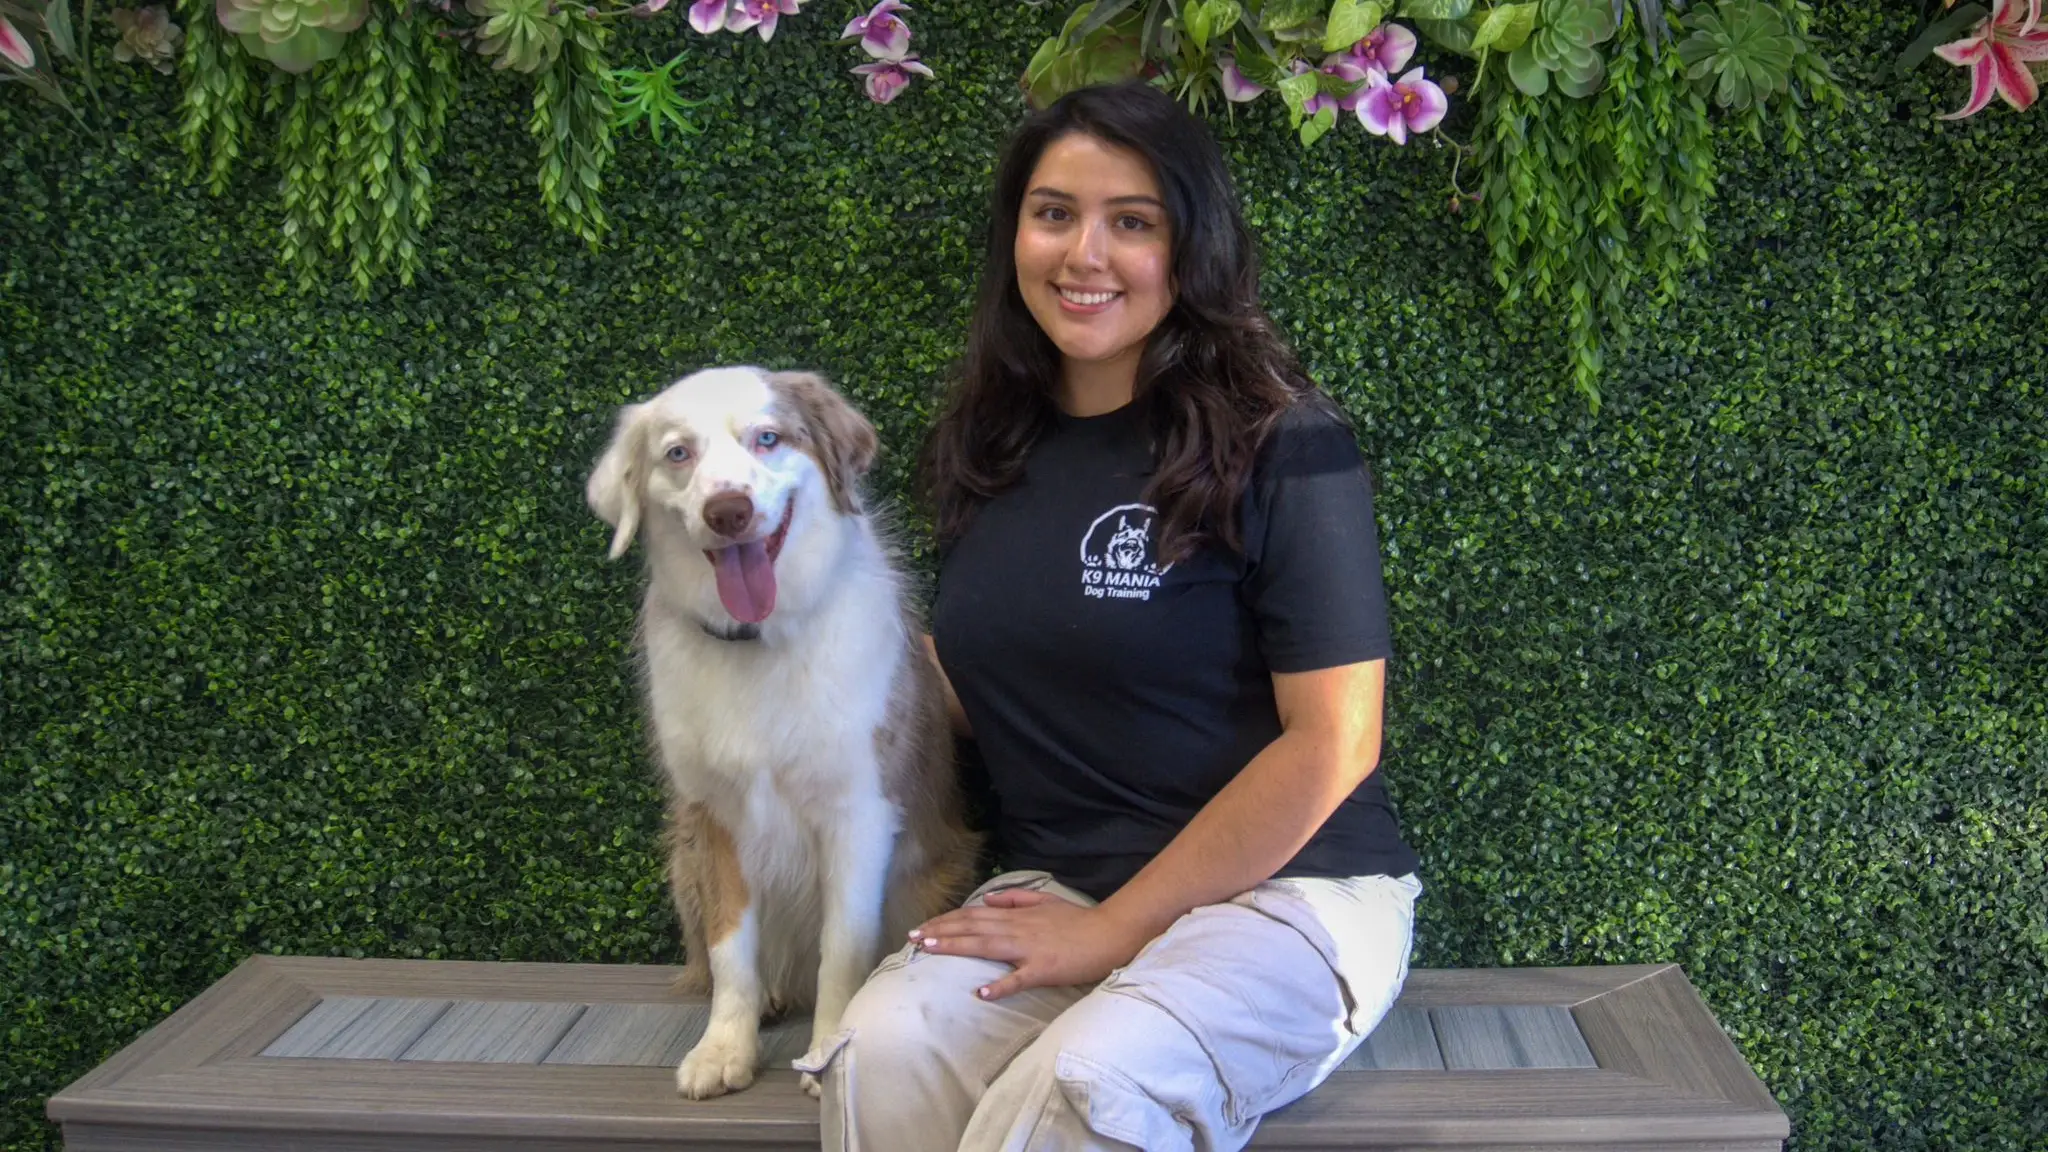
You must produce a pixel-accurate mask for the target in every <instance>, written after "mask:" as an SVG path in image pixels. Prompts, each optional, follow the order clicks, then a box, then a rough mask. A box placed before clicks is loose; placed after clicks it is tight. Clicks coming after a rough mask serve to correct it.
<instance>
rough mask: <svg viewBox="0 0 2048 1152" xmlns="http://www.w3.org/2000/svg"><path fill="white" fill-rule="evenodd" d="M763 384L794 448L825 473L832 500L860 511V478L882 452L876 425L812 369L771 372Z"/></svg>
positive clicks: (845, 509)
mask: <svg viewBox="0 0 2048 1152" xmlns="http://www.w3.org/2000/svg"><path fill="white" fill-rule="evenodd" d="M768 387H769V388H770V389H771V390H773V391H774V393H775V400H776V408H777V412H778V414H779V415H780V416H782V418H783V420H784V422H785V423H786V424H787V425H788V426H789V431H790V432H792V433H794V435H793V436H792V437H791V438H792V439H793V440H795V441H796V446H797V447H798V448H801V449H802V450H804V451H806V452H809V453H810V455H811V459H813V460H816V461H817V462H818V467H819V468H820V469H822V470H823V471H824V473H825V486H826V487H827V488H829V489H830V490H831V492H832V504H833V506H834V507H836V508H838V509H839V510H840V511H841V512H844V513H846V514H847V515H849V516H851V515H854V514H857V513H858V512H859V511H860V509H861V502H860V479H861V477H862V476H865V475H866V474H867V470H868V469H869V468H871V467H873V466H874V463H875V454H876V453H877V452H879V451H881V447H882V443H881V438H880V437H879V436H877V435H876V434H875V426H874V425H873V424H870V423H868V419H867V417H865V416H863V415H861V414H860V412H859V411H857V410H856V409H855V408H854V407H853V405H851V404H848V403H847V402H846V400H845V399H844V398H843V397H841V396H840V395H839V393H838V392H836V391H834V390H833V388H832V386H831V384H829V383H828V382H826V380H825V378H824V377H823V376H820V375H818V374H817V373H815V372H772V373H769V375H768Z"/></svg>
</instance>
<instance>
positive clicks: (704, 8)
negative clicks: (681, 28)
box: [690, 0, 730, 36]
mask: <svg viewBox="0 0 2048 1152" xmlns="http://www.w3.org/2000/svg"><path fill="white" fill-rule="evenodd" d="M728 7H730V5H728V4H727V2H726V0H697V2H696V3H695V4H692V5H690V27H692V28H695V29H696V30H697V31H699V32H701V33H703V34H704V35H706V36H709V35H711V34H712V33H714V32H718V31H721V30H722V29H724V27H725V20H726V9H727V8H728Z"/></svg>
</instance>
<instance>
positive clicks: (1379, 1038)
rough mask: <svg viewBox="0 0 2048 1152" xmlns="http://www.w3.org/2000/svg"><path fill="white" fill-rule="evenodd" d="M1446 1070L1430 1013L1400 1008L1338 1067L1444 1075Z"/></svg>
mask: <svg viewBox="0 0 2048 1152" xmlns="http://www.w3.org/2000/svg"><path fill="white" fill-rule="evenodd" d="M1443 1067H1444V1056H1443V1052H1442V1051H1441V1050H1439V1049H1438V1048H1437V1043H1436V1029H1435V1028H1432V1027H1430V1023H1429V1013H1428V1012H1427V1011H1425V1010H1424V1009H1421V1008H1400V1007H1396V1008H1394V1009H1393V1010H1392V1011H1390V1012H1388V1013H1387V1015H1386V1017H1385V1018H1384V1019H1382V1020H1381V1021H1380V1023H1379V1027H1377V1028H1374V1029H1373V1030H1372V1034H1371V1035H1369V1036H1367V1037H1366V1038H1365V1043H1363V1044H1360V1045H1359V1046H1358V1050H1357V1051H1356V1052H1353V1053H1352V1054H1351V1055H1350V1056H1349V1057H1347V1058H1346V1059H1345V1061H1344V1062H1343V1063H1342V1064H1339V1065H1337V1071H1339V1072H1366V1071H1371V1070H1374V1069H1378V1070H1381V1071H1390V1070H1394V1069H1400V1070H1403V1071H1414V1072H1441V1071H1443Z"/></svg>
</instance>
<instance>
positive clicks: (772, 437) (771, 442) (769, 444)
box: [754, 432, 782, 452]
mask: <svg viewBox="0 0 2048 1152" xmlns="http://www.w3.org/2000/svg"><path fill="white" fill-rule="evenodd" d="M780 443H782V434H781V433H779V432H763V433H761V434H760V435H758V436H755V437H754V447H756V448H759V449H760V450H762V451H763V452H765V451H767V450H768V449H770V448H773V447H775V446H776V445H777V444H780Z"/></svg>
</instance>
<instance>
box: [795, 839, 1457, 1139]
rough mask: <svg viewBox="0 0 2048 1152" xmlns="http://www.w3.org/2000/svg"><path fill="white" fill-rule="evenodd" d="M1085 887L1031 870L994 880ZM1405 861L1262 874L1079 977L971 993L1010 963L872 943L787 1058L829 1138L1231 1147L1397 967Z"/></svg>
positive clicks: (1409, 883) (1332, 1050) (1350, 1037)
mask: <svg viewBox="0 0 2048 1152" xmlns="http://www.w3.org/2000/svg"><path fill="white" fill-rule="evenodd" d="M1019 887H1024V888H1036V889H1041V890H1043V891H1047V892H1052V893H1056V894H1057V895H1059V896H1061V897H1064V898H1065V899H1068V900H1072V901H1074V902H1075V903H1077V904H1088V903H1090V902H1091V901H1089V899H1088V898H1087V897H1086V896H1083V895H1082V894H1080V893H1079V892H1076V891H1074V890H1073V889H1071V888H1068V887H1066V886H1065V885H1062V884H1060V883H1058V882H1057V881H1055V880H1053V879H1052V878H1051V877H1050V876H1048V875H1047V874H1046V873H1043V872H1012V873H1009V874H1006V875H1004V876H1001V877H998V878H996V879H995V880H992V881H990V882H989V883H988V884H985V885H983V886H982V888H981V889H980V890H979V891H977V892H976V893H975V894H974V896H973V897H972V898H970V899H969V901H968V903H970V904H975V903H980V902H981V898H982V897H983V896H985V895H986V894H987V893H989V892H992V891H995V890H996V889H999V888H1019ZM1421 891H1422V886H1421V884H1420V883H1419V882H1418V881H1417V880H1416V878H1415V877H1413V876H1402V877H1390V876H1363V877H1355V878H1349V879H1319V878H1315V879H1288V880H1274V881H1268V882H1267V883H1264V884H1261V885H1259V886H1258V887H1257V888H1254V889H1252V890H1251V891H1249V892H1247V893H1245V894H1243V895H1242V896H1239V897H1238V898H1237V899H1235V900H1232V901H1230V902H1229V903H1226V904H1214V905H1208V906H1206V907H1202V908H1197V909H1195V910H1194V911H1193V912H1190V913H1188V914H1187V915H1186V916H1183V917H1182V918H1181V919H1180V920H1179V921H1178V922H1176V923H1175V924H1174V925H1173V927H1171V928H1169V929H1167V931H1166V932H1165V933H1163V934H1162V935H1160V936H1159V937H1158V938H1157V939H1156V940H1154V941H1153V942H1152V943H1151V944H1149V945H1147V946H1146V947H1145V949H1144V950H1143V951H1141V952H1140V953H1138V955H1137V957H1136V958H1134V959H1133V960H1132V961H1131V963H1130V964H1129V965H1128V966H1126V967H1124V968H1121V969H1118V970H1117V971H1115V972H1113V973H1111V974H1110V976H1109V978H1108V979H1106V980H1104V981H1103V982H1102V983H1101V984H1099V985H1096V986H1094V987H1086V986H1075V987H1063V988H1033V989H1030V990H1028V991H1025V992H1021V993H1017V994H1015V995H1012V996H1009V997H1005V998H1004V999H1002V1000H999V1001H996V1002H993V1003H990V1002H985V1001H982V1000H980V999H978V998H976V996H975V995H974V990H975V989H976V988H978V987H980V986H981V985H983V984H986V983H988V982H989V981H990V980H992V979H994V978H996V977H997V976H999V975H1001V974H1002V973H1004V972H1006V971H1008V969H1009V965H1007V964H1001V963H998V962H995V961H989V960H976V959H971V958H967V957H960V956H941V955H934V954H931V953H927V952H919V951H916V950H914V949H912V948H911V947H909V946H905V948H904V949H903V950H902V951H900V952H897V953H895V954H893V955H891V956H890V957H888V958H887V959H885V960H884V961H883V962H882V963H881V965H880V966H879V967H877V968H876V969H875V972H874V974H873V975H872V976H871V977H869V979H868V981H867V983H866V984H865V985H864V986H863V987H862V988H861V990H860V992H859V993H858V994H857V995H855V997H854V998H853V1001H852V1003H851V1004H849V1005H848V1006H847V1010H846V1015H845V1018H844V1024H845V1027H844V1028H843V1029H842V1030H841V1031H840V1032H839V1034H838V1035H837V1036H835V1037H833V1038H832V1039H831V1040H830V1041H828V1042H827V1043H825V1044H824V1045H821V1046H820V1047H819V1048H818V1049H817V1050H816V1051H814V1052H811V1053H808V1054H806V1056H805V1057H804V1058H803V1059H801V1060H799V1061H797V1062H796V1066H797V1068H798V1069H800V1070H802V1071H806V1072H812V1073H816V1074H819V1076H820V1079H821V1080H822V1082H823V1087H824V1100H823V1111H822V1116H821V1119H822V1125H823V1131H824V1146H825V1148H826V1149H829V1150H833V1152H838V1150H841V1149H845V1150H851V1152H922V1150H925V1149H930V1150H934V1152H936V1150H939V1149H945V1150H947V1152H952V1150H954V1149H961V1150H968V1152H996V1150H997V1149H1002V1150H1004V1152H1024V1150H1026V1149H1029V1150H1031V1152H1069V1150H1079V1149H1116V1150H1125V1149H1131V1148H1140V1149H1144V1150H1145V1152H1178V1150H1182V1149H1188V1150H1193V1149H1201V1150H1203V1152H1211V1150H1216V1152H1221V1150H1229V1149H1237V1148H1240V1147H1243V1146H1244V1144H1245V1143H1246V1142H1247V1141H1248V1140H1250V1139H1251V1135H1252V1132H1253V1131H1254V1130H1255V1129H1256V1128H1257V1126H1258V1122H1259V1117H1260V1116H1261V1115H1263V1114H1264V1113H1267V1112H1270V1111H1272V1110H1273V1109H1275V1108H1278V1107H1280V1106H1281V1105H1283V1104H1286V1103H1288V1102H1290V1101H1292V1100H1295V1099H1297V1098H1299V1097H1301V1096H1302V1095H1304V1094H1306V1093H1307V1092H1308V1091H1309V1090H1310V1089H1311V1088H1314V1087H1315V1086H1316V1085H1318V1084H1320V1083H1322V1081H1323V1079H1324V1077H1326V1076H1328V1075H1329V1074H1330V1071H1331V1069H1333V1068H1335V1067H1336V1066H1337V1065H1338V1064H1340V1063H1342V1062H1343V1060H1344V1058H1345V1057H1346V1056H1349V1055H1350V1054H1351V1052H1352V1050H1353V1049H1355V1048H1356V1047H1357V1046H1358V1044H1359V1043H1360V1042H1361V1041H1362V1040H1363V1039H1364V1038H1365V1036H1366V1034H1367V1033H1369V1032H1371V1031H1372V1029H1373V1028H1374V1027H1375V1026H1377V1025H1378V1023H1379V1022H1380V1019H1381V1018H1382V1017H1383V1016H1385V1014H1386V1012H1387V1009H1388V1008H1390V1007H1391V1006H1392V1005H1393V1002H1394V999H1395V997H1396V996H1398V995H1399V994H1400V991H1401V985H1402V983H1403V981H1405V980H1406V979H1407V975H1408V954H1409V947H1410V941H1411V939H1412V937H1413V928H1414V911H1415V901H1416V898H1417V897H1418V896H1419V895H1420V894H1421Z"/></svg>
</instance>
